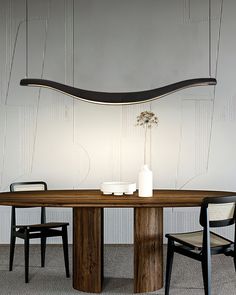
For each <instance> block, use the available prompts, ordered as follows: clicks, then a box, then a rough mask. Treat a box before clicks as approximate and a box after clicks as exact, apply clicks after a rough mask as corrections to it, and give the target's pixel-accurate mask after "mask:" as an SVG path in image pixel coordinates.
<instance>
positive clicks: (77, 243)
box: [73, 208, 103, 293]
mask: <svg viewBox="0 0 236 295" xmlns="http://www.w3.org/2000/svg"><path fill="white" fill-rule="evenodd" d="M73 226H74V228H73V287H74V289H77V290H79V291H84V292H90V293H100V292H101V291H102V280H103V209H102V208H73Z"/></svg>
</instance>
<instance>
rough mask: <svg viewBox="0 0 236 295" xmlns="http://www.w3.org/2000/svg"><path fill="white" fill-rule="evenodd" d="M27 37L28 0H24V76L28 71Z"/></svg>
mask: <svg viewBox="0 0 236 295" xmlns="http://www.w3.org/2000/svg"><path fill="white" fill-rule="evenodd" d="M28 39H29V8H28V0H25V60H26V61H25V76H26V78H28V72H29V61H28V57H29V48H28Z"/></svg>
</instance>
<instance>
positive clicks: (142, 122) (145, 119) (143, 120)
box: [136, 111, 159, 164]
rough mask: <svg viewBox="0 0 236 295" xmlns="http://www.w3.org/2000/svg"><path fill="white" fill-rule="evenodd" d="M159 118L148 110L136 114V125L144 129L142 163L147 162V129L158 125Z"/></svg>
mask: <svg viewBox="0 0 236 295" xmlns="http://www.w3.org/2000/svg"><path fill="white" fill-rule="evenodd" d="M158 123H159V120H158V117H157V116H156V115H155V114H154V113H153V112H150V111H144V112H141V113H140V115H138V116H137V123H136V126H142V127H143V128H144V129H145V135H144V136H145V137H144V164H147V163H146V162H147V155H146V154H147V152H146V150H147V130H148V129H151V128H152V127H153V126H158Z"/></svg>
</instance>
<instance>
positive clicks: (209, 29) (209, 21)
mask: <svg viewBox="0 0 236 295" xmlns="http://www.w3.org/2000/svg"><path fill="white" fill-rule="evenodd" d="M208 13H209V15H208V17H209V20H208V34H209V35H208V38H209V77H210V78H211V0H209V11H208Z"/></svg>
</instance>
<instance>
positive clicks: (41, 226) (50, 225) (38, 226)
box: [15, 222, 69, 231]
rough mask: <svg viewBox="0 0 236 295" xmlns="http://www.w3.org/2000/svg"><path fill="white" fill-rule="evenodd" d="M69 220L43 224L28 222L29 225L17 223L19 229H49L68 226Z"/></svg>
mask: <svg viewBox="0 0 236 295" xmlns="http://www.w3.org/2000/svg"><path fill="white" fill-rule="evenodd" d="M68 225H69V223H68V222H47V223H41V224H28V225H16V226H15V228H17V229H24V230H25V229H28V230H31V229H32V230H34V231H35V230H41V229H45V228H46V229H49V228H58V227H62V226H68Z"/></svg>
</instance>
